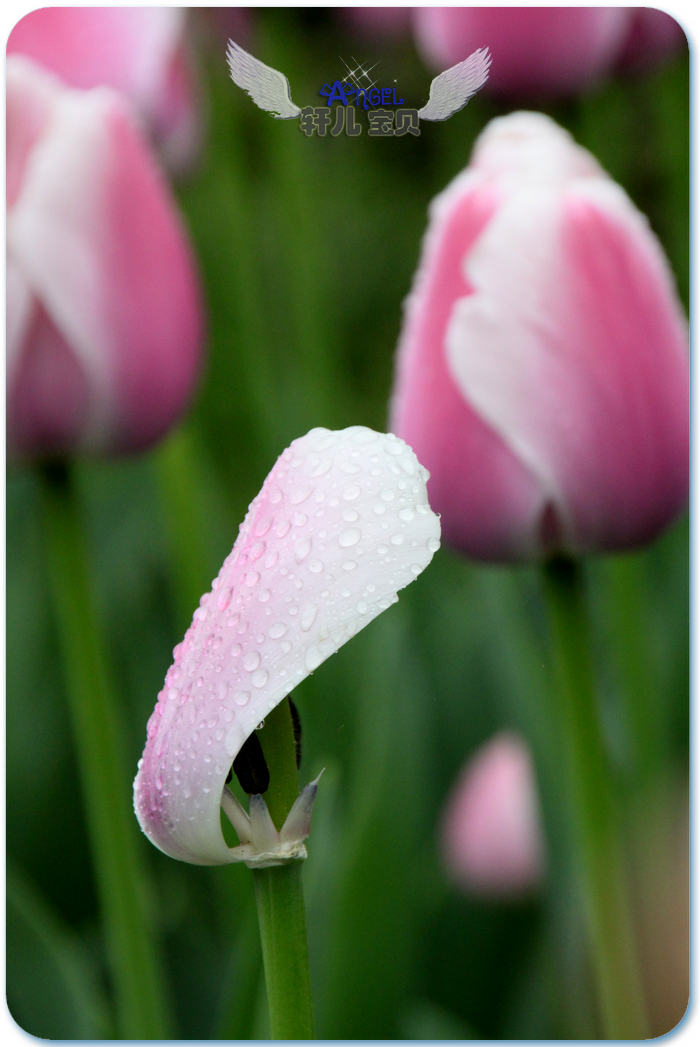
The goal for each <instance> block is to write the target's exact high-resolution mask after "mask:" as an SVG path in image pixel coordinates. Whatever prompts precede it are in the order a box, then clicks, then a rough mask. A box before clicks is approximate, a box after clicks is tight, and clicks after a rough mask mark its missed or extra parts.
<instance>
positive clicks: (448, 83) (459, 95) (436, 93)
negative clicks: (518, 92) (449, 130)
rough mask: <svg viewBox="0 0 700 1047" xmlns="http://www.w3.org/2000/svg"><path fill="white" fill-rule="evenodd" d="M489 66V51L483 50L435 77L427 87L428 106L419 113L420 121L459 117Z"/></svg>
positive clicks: (479, 85) (482, 84) (483, 82)
mask: <svg viewBox="0 0 700 1047" xmlns="http://www.w3.org/2000/svg"><path fill="white" fill-rule="evenodd" d="M490 65H491V55H490V54H489V49H488V47H482V48H480V49H479V50H478V51H475V52H474V53H473V54H471V55H469V58H465V59H464V61H463V62H458V63H457V65H453V66H451V68H450V69H446V70H445V72H444V73H440V75H439V76H436V77H435V79H434V80H433V82H432V84H431V85H430V97H429V98H428V102H427V105H424V106H423V108H422V109H419V110H418V116H419V117H420V118H421V120H447V119H448V117H450V116H452V115H453V113H458V112H459V110H460V109H463V108H464V106H465V105H466V104H467V102H468V101H469V99H470V98H471V97H472V96H473V95H475V94H476V92H477V91H478V90H479V88H481V87H483V86H484V84H485V83H486V81H487V80H488V76H489V66H490Z"/></svg>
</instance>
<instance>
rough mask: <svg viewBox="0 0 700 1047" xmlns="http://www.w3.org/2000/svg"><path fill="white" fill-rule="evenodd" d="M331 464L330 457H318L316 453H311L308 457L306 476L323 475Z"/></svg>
mask: <svg viewBox="0 0 700 1047" xmlns="http://www.w3.org/2000/svg"><path fill="white" fill-rule="evenodd" d="M332 465H333V459H332V458H319V457H318V455H315V454H313V455H311V456H310V458H309V459H308V464H307V466H306V472H307V475H308V476H324V475H325V474H326V473H327V472H328V470H329V469H330V468H331V466H332Z"/></svg>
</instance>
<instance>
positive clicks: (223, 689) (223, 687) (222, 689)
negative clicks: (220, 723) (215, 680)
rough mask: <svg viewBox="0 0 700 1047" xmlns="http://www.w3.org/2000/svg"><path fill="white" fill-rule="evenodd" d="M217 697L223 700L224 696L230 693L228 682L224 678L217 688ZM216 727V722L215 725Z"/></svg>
mask: <svg viewBox="0 0 700 1047" xmlns="http://www.w3.org/2000/svg"><path fill="white" fill-rule="evenodd" d="M216 694H217V697H218V698H220V700H221V701H222V702H223V700H224V698H225V697H226V695H227V694H228V684H227V683H224V681H223V680H222V681H221V683H220V684H219V686H218V687H217V688H216ZM213 726H214V727H216V724H214V725H213Z"/></svg>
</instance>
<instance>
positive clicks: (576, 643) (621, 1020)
mask: <svg viewBox="0 0 700 1047" xmlns="http://www.w3.org/2000/svg"><path fill="white" fill-rule="evenodd" d="M544 580H545V591H546V595H547V602H548V607H549V613H550V619H551V625H552V634H553V637H554V641H555V660H556V669H557V677H558V681H557V682H558V699H559V710H558V712H559V716H558V722H559V726H560V729H561V732H562V750H563V753H564V758H565V760H566V765H567V770H568V776H569V786H570V797H571V803H572V805H573V810H572V823H573V824H572V832H573V839H574V841H575V846H576V851H577V853H576V867H577V868H578V870H579V874H580V877H581V886H582V889H583V896H584V908H585V912H586V918H587V923H588V927H589V934H590V939H591V947H592V953H593V957H592V959H593V969H594V975H595V979H596V983H597V988H598V996H599V1002H600V1009H601V1018H602V1023H603V1035H604V1038H605V1039H613V1040H614V1039H644V1038H646V1037H647V1035H648V1030H647V1021H646V1016H645V1010H644V1000H643V996H642V990H641V985H640V980H639V971H638V965H637V957H636V952H635V946H634V940H633V934H632V928H631V922H630V915H629V906H628V901H627V892H626V884H625V875H624V870H623V863H622V855H621V852H620V845H619V840H618V833H617V824H616V817H615V810H614V800H613V783H612V777H611V772H610V767H609V764H608V759H607V754H606V751H605V744H604V740H603V735H602V731H601V725H600V719H599V715H598V707H597V699H596V692H595V681H594V672H593V665H592V656H591V636H590V628H589V621H588V614H587V609H586V603H585V597H584V590H583V579H582V576H581V568H580V566H579V565H578V564H576V563H574V562H573V561H571V560H568V559H564V558H557V559H554V560H551V561H550V562H549V563H548V564H547V565H546V566H545V567H544Z"/></svg>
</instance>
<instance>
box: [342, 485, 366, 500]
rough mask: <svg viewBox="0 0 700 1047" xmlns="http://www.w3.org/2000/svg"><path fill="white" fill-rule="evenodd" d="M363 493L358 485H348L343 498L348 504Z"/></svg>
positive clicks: (344, 489)
mask: <svg viewBox="0 0 700 1047" xmlns="http://www.w3.org/2000/svg"><path fill="white" fill-rule="evenodd" d="M361 493H362V491H361V489H360V487H359V485H358V484H346V486H345V487H344V488H343V498H344V499H345V501H346V502H352V501H353V500H354V499H355V498H357V497H359V495H360V494H361Z"/></svg>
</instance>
